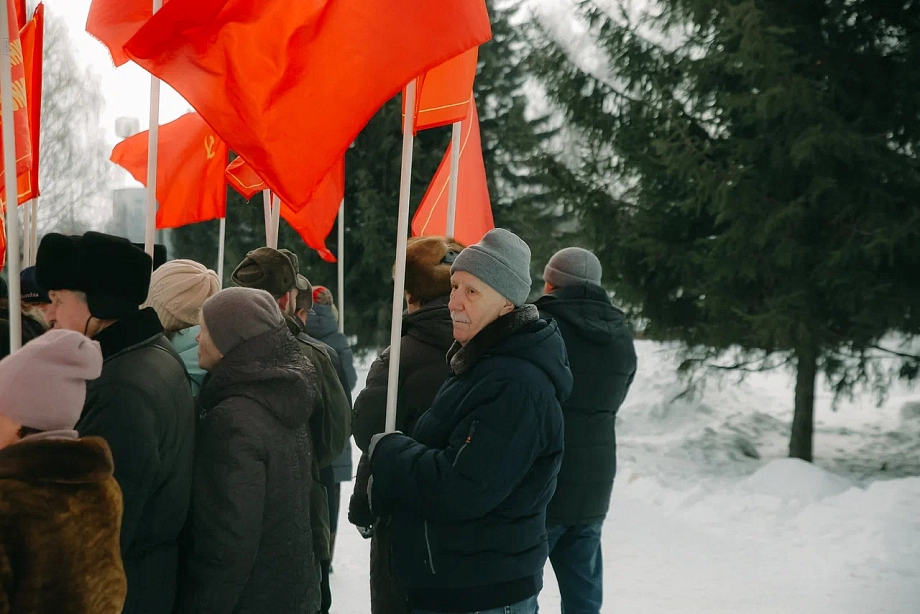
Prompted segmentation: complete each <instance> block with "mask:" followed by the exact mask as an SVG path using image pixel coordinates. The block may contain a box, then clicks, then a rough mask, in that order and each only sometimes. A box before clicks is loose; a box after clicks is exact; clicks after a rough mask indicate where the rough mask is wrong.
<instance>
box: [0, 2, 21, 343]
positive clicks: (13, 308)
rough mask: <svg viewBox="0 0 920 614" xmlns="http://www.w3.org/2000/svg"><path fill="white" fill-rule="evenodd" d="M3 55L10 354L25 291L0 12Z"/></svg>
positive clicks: (1, 22) (0, 83)
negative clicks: (20, 260) (22, 281)
mask: <svg viewBox="0 0 920 614" xmlns="http://www.w3.org/2000/svg"><path fill="white" fill-rule="evenodd" d="M0 32H2V36H3V40H2V41H0V46H2V47H3V55H2V57H0V105H2V107H3V114H2V120H3V172H4V173H5V176H6V181H5V182H4V183H5V186H6V187H5V188H4V190H5V191H6V242H7V258H6V260H7V266H9V276H10V281H9V303H10V307H9V310H10V353H11V354H12V353H13V352H16V351H17V350H19V348H20V347H21V345H22V313H21V312H22V309H21V303H20V301H21V300H22V291H21V288H20V285H19V210H18V209H19V206H18V204H17V202H16V200H17V194H16V131H15V126H14V125H13V121H14V120H13V64H12V60H11V58H10V20H9V14H8V12H7V7H6V6H4V7H2V8H0Z"/></svg>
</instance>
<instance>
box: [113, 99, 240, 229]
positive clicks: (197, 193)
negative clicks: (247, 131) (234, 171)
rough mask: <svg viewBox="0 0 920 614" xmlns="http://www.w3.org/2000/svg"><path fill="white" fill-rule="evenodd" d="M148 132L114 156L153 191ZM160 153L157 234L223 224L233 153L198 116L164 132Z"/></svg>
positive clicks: (173, 124)
mask: <svg viewBox="0 0 920 614" xmlns="http://www.w3.org/2000/svg"><path fill="white" fill-rule="evenodd" d="M148 141H149V133H148V132H147V131H144V132H141V133H139V134H135V135H134V136H132V137H130V138H127V139H125V140H124V141H122V142H121V143H119V144H118V145H116V146H115V149H113V150H112V158H111V159H112V162H114V163H115V164H117V165H119V166H121V167H122V168H124V169H125V170H127V171H128V172H129V173H131V176H132V177H134V178H135V179H137V180H138V181H140V182H141V183H143V184H144V185H145V186H146V185H147V143H148ZM158 142H159V146H158V147H159V149H158V152H157V202H158V203H159V205H160V207H159V209H158V210H157V228H177V227H179V226H185V225H187V224H194V223H196V222H205V221H207V220H213V219H217V218H222V217H224V215H226V211H227V184H226V181H225V180H224V169H226V167H227V157H228V156H229V152H228V150H227V145H226V144H225V143H224V142H223V141H221V140H220V139H219V138H217V135H215V134H214V131H213V130H211V127H210V126H208V125H207V124H206V123H205V121H204V120H203V119H201V116H200V115H198V114H197V113H186V114H185V115H183V116H182V117H180V118H179V119H177V120H175V121H172V122H169V123H168V124H163V125H162V126H160V135H159V139H158Z"/></svg>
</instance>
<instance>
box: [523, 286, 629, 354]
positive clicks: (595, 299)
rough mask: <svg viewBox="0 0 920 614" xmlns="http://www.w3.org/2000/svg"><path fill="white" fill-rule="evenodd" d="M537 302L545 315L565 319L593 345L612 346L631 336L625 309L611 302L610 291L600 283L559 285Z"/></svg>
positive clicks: (560, 319)
mask: <svg viewBox="0 0 920 614" xmlns="http://www.w3.org/2000/svg"><path fill="white" fill-rule="evenodd" d="M535 304H536V306H537V308H538V309H539V310H540V313H541V314H542V315H543V316H544V317H549V318H552V319H554V320H559V321H561V322H565V323H566V324H568V325H569V326H570V327H571V329H572V331H573V332H574V333H575V334H577V335H578V336H579V337H581V338H583V339H584V340H585V341H587V342H588V343H591V344H592V345H609V344H611V343H614V342H616V341H617V340H619V339H620V338H621V337H622V336H623V335H630V333H629V329H628V328H627V327H626V317H625V316H624V315H623V312H622V311H620V310H619V309H617V308H616V307H614V306H613V305H611V304H610V299H609V298H608V296H607V292H606V291H605V290H604V289H603V288H601V287H600V286H595V285H583V286H568V287H565V288H557V289H556V290H554V291H553V292H552V293H551V294H547V295H544V296H542V297H540V299H539V300H537V302H536V303H535Z"/></svg>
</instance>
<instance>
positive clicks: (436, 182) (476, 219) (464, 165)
mask: <svg viewBox="0 0 920 614" xmlns="http://www.w3.org/2000/svg"><path fill="white" fill-rule="evenodd" d="M469 113H470V116H469V117H467V118H466V119H465V120H463V125H462V130H461V135H460V143H461V146H460V171H459V180H460V183H459V184H458V188H457V216H456V218H455V224H454V238H455V239H457V241H459V242H460V243H462V244H464V245H473V244H474V243H478V242H479V240H480V239H481V238H482V237H483V235H484V234H486V233H487V232H489V231H490V230H492V229H493V228H495V222H494V221H493V220H492V205H491V203H490V202H489V186H488V184H487V182H486V167H485V164H484V163H483V161H482V140H481V138H480V135H479V114H478V113H477V112H476V103H475V102H471V103H470V106H469ZM453 146H454V144H453V143H451V144H450V146H449V147H448V148H447V153H445V154H444V158H443V159H442V160H441V165H440V166H439V167H438V171H437V172H436V173H435V175H434V179H432V181H431V185H429V186H428V191H427V192H425V196H424V197H423V198H422V203H421V204H420V205H419V208H418V211H416V212H415V217H414V218H412V236H415V237H424V236H431V235H444V234H445V233H446V232H447V199H448V179H449V177H450V150H451V147H453Z"/></svg>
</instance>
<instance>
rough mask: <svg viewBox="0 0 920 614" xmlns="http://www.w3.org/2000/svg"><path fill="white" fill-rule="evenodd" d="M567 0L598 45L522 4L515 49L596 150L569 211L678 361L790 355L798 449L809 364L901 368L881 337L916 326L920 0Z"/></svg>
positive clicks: (835, 375)
mask: <svg viewBox="0 0 920 614" xmlns="http://www.w3.org/2000/svg"><path fill="white" fill-rule="evenodd" d="M605 11H609V12H605ZM579 16H580V18H581V19H582V21H583V23H584V24H585V25H586V26H587V32H588V34H589V35H590V36H592V37H593V38H594V42H595V47H596V50H597V51H598V55H599V57H600V58H602V60H603V61H602V62H594V64H593V66H591V67H590V68H591V70H590V72H589V71H588V70H585V68H588V65H587V64H583V63H580V58H578V57H574V56H573V55H572V53H571V52H570V50H569V49H566V48H565V47H564V46H562V45H560V44H559V42H558V41H556V40H554V38H553V35H552V29H551V28H550V27H547V25H545V24H541V23H540V22H537V23H536V24H535V34H534V38H533V40H534V41H535V42H534V48H533V53H532V56H531V60H530V63H531V66H532V68H533V69H534V70H535V71H536V72H537V73H538V74H539V75H540V78H541V80H542V81H543V83H544V84H545V85H546V87H547V90H548V91H549V92H550V94H551V96H552V98H553V100H554V102H555V103H556V104H557V105H558V106H559V108H560V109H561V110H562V111H563V112H564V113H565V117H566V118H567V120H568V122H569V124H570V126H571V127H572V129H573V130H575V131H577V133H578V134H579V135H580V136H581V137H582V138H584V139H585V141H586V142H587V143H589V144H590V146H591V147H592V148H593V150H594V151H595V152H596V154H597V157H596V158H595V159H594V160H593V161H592V167H591V168H586V169H585V171H586V172H584V173H582V174H581V181H582V187H581V190H582V191H583V192H584V193H585V194H591V195H592V197H593V198H596V199H599V200H598V201H597V203H596V204H597V206H593V207H587V208H585V209H584V210H583V211H582V212H581V217H582V222H583V224H584V225H585V226H586V227H589V228H592V229H594V230H595V232H594V237H595V240H596V241H597V247H598V251H599V255H600V256H601V257H602V260H603V262H604V264H605V265H606V266H605V268H606V270H607V271H610V272H612V273H613V274H614V275H615V277H616V279H615V283H616V286H617V289H618V290H619V291H620V293H621V296H625V297H627V298H628V299H630V300H631V301H632V302H633V304H634V305H635V306H636V308H637V315H638V316H640V317H641V318H642V319H643V321H645V322H646V323H647V328H646V334H647V335H648V336H649V337H651V338H657V339H679V340H681V341H682V342H683V343H684V345H685V348H686V351H687V361H686V362H685V363H684V367H685V368H695V367H699V366H701V365H704V364H708V363H710V362H711V361H713V360H714V359H717V358H721V359H722V362H721V363H720V364H721V365H722V366H725V365H726V363H725V359H726V358H728V357H730V358H731V359H732V360H731V361H730V362H731V364H730V365H729V366H732V367H736V368H744V369H749V368H760V367H763V366H765V365H768V364H773V365H775V364H777V363H779V364H787V365H788V366H790V367H791V368H793V369H794V370H795V372H796V385H795V393H794V403H795V414H794V419H793V425H792V436H791V442H790V450H789V451H790V455H791V456H794V457H798V458H802V459H806V460H811V459H812V456H813V443H812V442H813V423H814V395H815V386H816V379H817V376H818V375H819V373H821V372H823V373H825V374H826V375H827V376H828V378H829V381H830V382H831V383H832V385H833V386H834V388H835V390H836V392H838V393H845V392H849V391H851V390H852V389H853V387H854V386H855V385H857V384H869V385H872V386H876V387H878V388H879V389H880V390H883V389H884V387H885V385H886V383H887V382H888V381H890V377H891V376H892V375H893V374H898V369H899V368H900V374H902V375H908V376H911V375H916V359H915V357H912V356H910V352H902V354H906V355H903V356H898V355H896V354H895V353H892V352H887V351H882V350H880V349H879V348H880V347H882V346H884V347H886V348H887V349H890V350H897V348H896V347H894V344H896V343H897V342H896V341H892V340H891V338H889V339H887V340H885V341H882V339H883V337H885V336H886V335H888V334H891V333H894V334H896V335H897V336H898V338H900V339H904V338H907V339H909V338H910V337H911V336H912V335H916V334H917V333H918V332H920V313H918V309H917V306H918V305H920V284H917V282H916V271H917V270H918V267H920V251H918V249H917V246H918V245H920V204H918V200H917V198H918V195H920V165H918V162H917V158H916V151H917V140H918V138H920V96H918V95H917V92H918V91H920V90H918V86H920V64H918V61H917V60H918V59H920V44H918V43H920V5H917V4H916V3H904V2H893V1H887V0H885V1H882V0H875V1H869V0H825V1H823V2H812V1H802V0H757V1H753V0H661V1H660V2H658V3H657V4H653V5H651V6H650V8H649V10H648V11H647V12H645V13H642V14H639V13H637V12H635V11H633V12H632V13H630V12H629V10H628V7H626V6H624V5H621V7H620V10H617V11H611V9H610V3H606V2H605V3H603V7H602V5H601V3H600V2H590V1H587V2H582V3H581V4H580V7H579ZM611 185H612V186H614V188H610V187H607V186H611ZM884 356H889V357H891V358H890V359H885V358H883V357H884ZM900 359H903V362H901V361H900Z"/></svg>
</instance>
